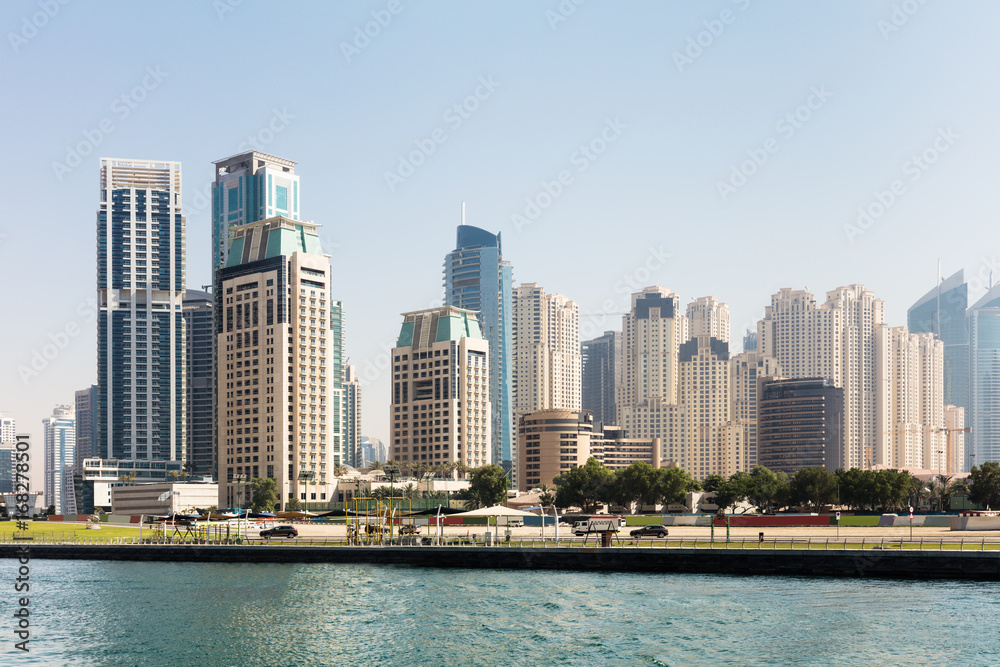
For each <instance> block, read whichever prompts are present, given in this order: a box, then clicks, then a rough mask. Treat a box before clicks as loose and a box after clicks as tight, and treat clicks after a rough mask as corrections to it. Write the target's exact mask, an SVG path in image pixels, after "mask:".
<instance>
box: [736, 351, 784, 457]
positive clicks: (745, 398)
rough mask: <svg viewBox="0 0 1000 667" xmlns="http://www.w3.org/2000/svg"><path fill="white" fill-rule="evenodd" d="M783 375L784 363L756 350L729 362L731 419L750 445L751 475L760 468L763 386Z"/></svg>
mask: <svg viewBox="0 0 1000 667" xmlns="http://www.w3.org/2000/svg"><path fill="white" fill-rule="evenodd" d="M780 376H781V364H779V363H778V360H777V359H775V358H774V357H772V356H769V355H766V354H764V353H762V352H758V351H757V350H755V349H750V350H744V351H743V352H740V353H739V354H737V355H733V357H731V358H730V360H729V387H730V397H731V399H732V408H731V409H730V416H731V418H732V420H733V421H734V422H736V423H737V424H739V425H740V428H742V430H743V439H744V442H745V443H746V445H745V451H746V466H745V468H744V470H746V471H747V472H750V471H751V470H753V469H754V467H755V466H756V465H757V407H758V405H759V402H760V392H761V383H762V382H763V380H765V379H775V378H778V377H780Z"/></svg>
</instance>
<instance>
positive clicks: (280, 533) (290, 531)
mask: <svg viewBox="0 0 1000 667" xmlns="http://www.w3.org/2000/svg"><path fill="white" fill-rule="evenodd" d="M260 536H261V537H298V536H299V531H297V530H296V529H295V527H294V526H275V527H274V528H268V529H267V530H262V531H260Z"/></svg>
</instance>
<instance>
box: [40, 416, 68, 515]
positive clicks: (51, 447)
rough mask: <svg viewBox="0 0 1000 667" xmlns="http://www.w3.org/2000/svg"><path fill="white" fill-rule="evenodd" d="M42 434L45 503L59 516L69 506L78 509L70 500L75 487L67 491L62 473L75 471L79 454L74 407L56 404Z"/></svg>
mask: <svg viewBox="0 0 1000 667" xmlns="http://www.w3.org/2000/svg"><path fill="white" fill-rule="evenodd" d="M42 432H43V433H44V443H45V502H46V503H48V504H49V505H55V508H56V512H55V513H56V514H63V512H64V510H65V509H66V508H67V507H68V506H70V505H72V506H73V507H74V508H75V506H76V503H75V502H72V501H71V500H68V498H71V497H72V495H73V488H72V486H70V487H69V488H67V487H66V486H65V485H64V484H63V480H64V475H63V473H64V472H65V471H67V470H69V471H72V470H73V456H74V455H75V454H76V420H75V418H74V416H73V406H72V405H57V406H56V407H55V409H54V410H53V411H52V416H51V417H48V418H46V419H43V420H42ZM70 474H71V475H72V472H71V473H70ZM71 479H72V478H71ZM74 514H75V511H74Z"/></svg>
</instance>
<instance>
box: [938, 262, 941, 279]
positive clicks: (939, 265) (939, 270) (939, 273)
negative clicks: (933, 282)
mask: <svg viewBox="0 0 1000 667" xmlns="http://www.w3.org/2000/svg"><path fill="white" fill-rule="evenodd" d="M940 284H941V258H940V257H938V285H940Z"/></svg>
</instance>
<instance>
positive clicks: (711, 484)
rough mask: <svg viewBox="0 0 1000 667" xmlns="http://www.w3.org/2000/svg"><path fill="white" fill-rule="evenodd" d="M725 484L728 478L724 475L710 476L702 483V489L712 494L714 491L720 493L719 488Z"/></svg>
mask: <svg viewBox="0 0 1000 667" xmlns="http://www.w3.org/2000/svg"><path fill="white" fill-rule="evenodd" d="M725 483H726V478H725V477H723V476H722V475H709V476H708V477H706V478H705V479H704V480H703V481H702V483H701V488H702V489H704V490H705V491H708V492H709V493H711V492H712V491H718V490H719V487H720V486H722V485H723V484H725Z"/></svg>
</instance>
